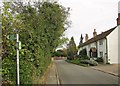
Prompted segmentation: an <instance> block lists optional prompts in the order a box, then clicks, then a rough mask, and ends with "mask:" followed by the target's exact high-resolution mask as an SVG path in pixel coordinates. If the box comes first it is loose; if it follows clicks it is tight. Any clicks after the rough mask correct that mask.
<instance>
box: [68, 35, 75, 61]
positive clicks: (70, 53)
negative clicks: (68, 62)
mask: <svg viewBox="0 0 120 86" xmlns="http://www.w3.org/2000/svg"><path fill="white" fill-rule="evenodd" d="M76 55H77V48H76V44H75V41H74V38H73V37H71V40H70V42H69V44H68V45H67V56H68V59H74V58H75V56H76Z"/></svg>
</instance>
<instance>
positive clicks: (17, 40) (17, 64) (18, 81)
mask: <svg viewBox="0 0 120 86" xmlns="http://www.w3.org/2000/svg"><path fill="white" fill-rule="evenodd" d="M16 38H17V39H16V52H17V57H16V59H17V60H16V61H17V62H16V66H17V85H18V86H19V85H20V80H19V34H18V33H16Z"/></svg>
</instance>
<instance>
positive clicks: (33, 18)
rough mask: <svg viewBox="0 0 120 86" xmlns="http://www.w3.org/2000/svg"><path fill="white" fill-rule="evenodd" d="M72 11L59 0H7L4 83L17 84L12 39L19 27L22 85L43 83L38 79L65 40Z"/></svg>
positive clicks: (4, 16) (14, 43) (4, 31)
mask: <svg viewBox="0 0 120 86" xmlns="http://www.w3.org/2000/svg"><path fill="white" fill-rule="evenodd" d="M68 11H69V10H68V9H66V8H65V7H63V6H62V5H60V4H58V3H50V2H44V3H41V2H36V3H31V2H28V3H25V4H24V3H22V2H4V5H3V12H2V32H3V33H2V40H3V49H4V54H3V56H2V77H3V83H7V84H16V50H15V49H16V46H15V45H16V41H15V40H9V39H8V36H9V35H15V32H14V28H15V29H17V30H18V32H19V36H20V41H21V42H22V49H21V50H20V84H40V82H39V79H40V77H41V76H42V75H43V73H44V71H45V70H46V68H47V67H48V65H49V64H50V63H51V55H52V53H53V52H54V50H55V49H56V48H57V47H58V46H60V45H62V44H63V43H64V42H65V40H66V39H65V38H64V31H65V30H66V29H65V27H64V26H65V25H68V20H67V17H68V15H69V12H68Z"/></svg>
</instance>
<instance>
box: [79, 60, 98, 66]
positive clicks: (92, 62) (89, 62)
mask: <svg viewBox="0 0 120 86" xmlns="http://www.w3.org/2000/svg"><path fill="white" fill-rule="evenodd" d="M80 62H81V63H84V64H89V65H91V66H97V65H98V63H97V62H96V61H94V60H81V61H80Z"/></svg>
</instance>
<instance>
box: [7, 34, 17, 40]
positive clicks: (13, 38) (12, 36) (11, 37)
mask: <svg viewBox="0 0 120 86" xmlns="http://www.w3.org/2000/svg"><path fill="white" fill-rule="evenodd" d="M7 39H10V40H16V36H15V35H8V36H7Z"/></svg>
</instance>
